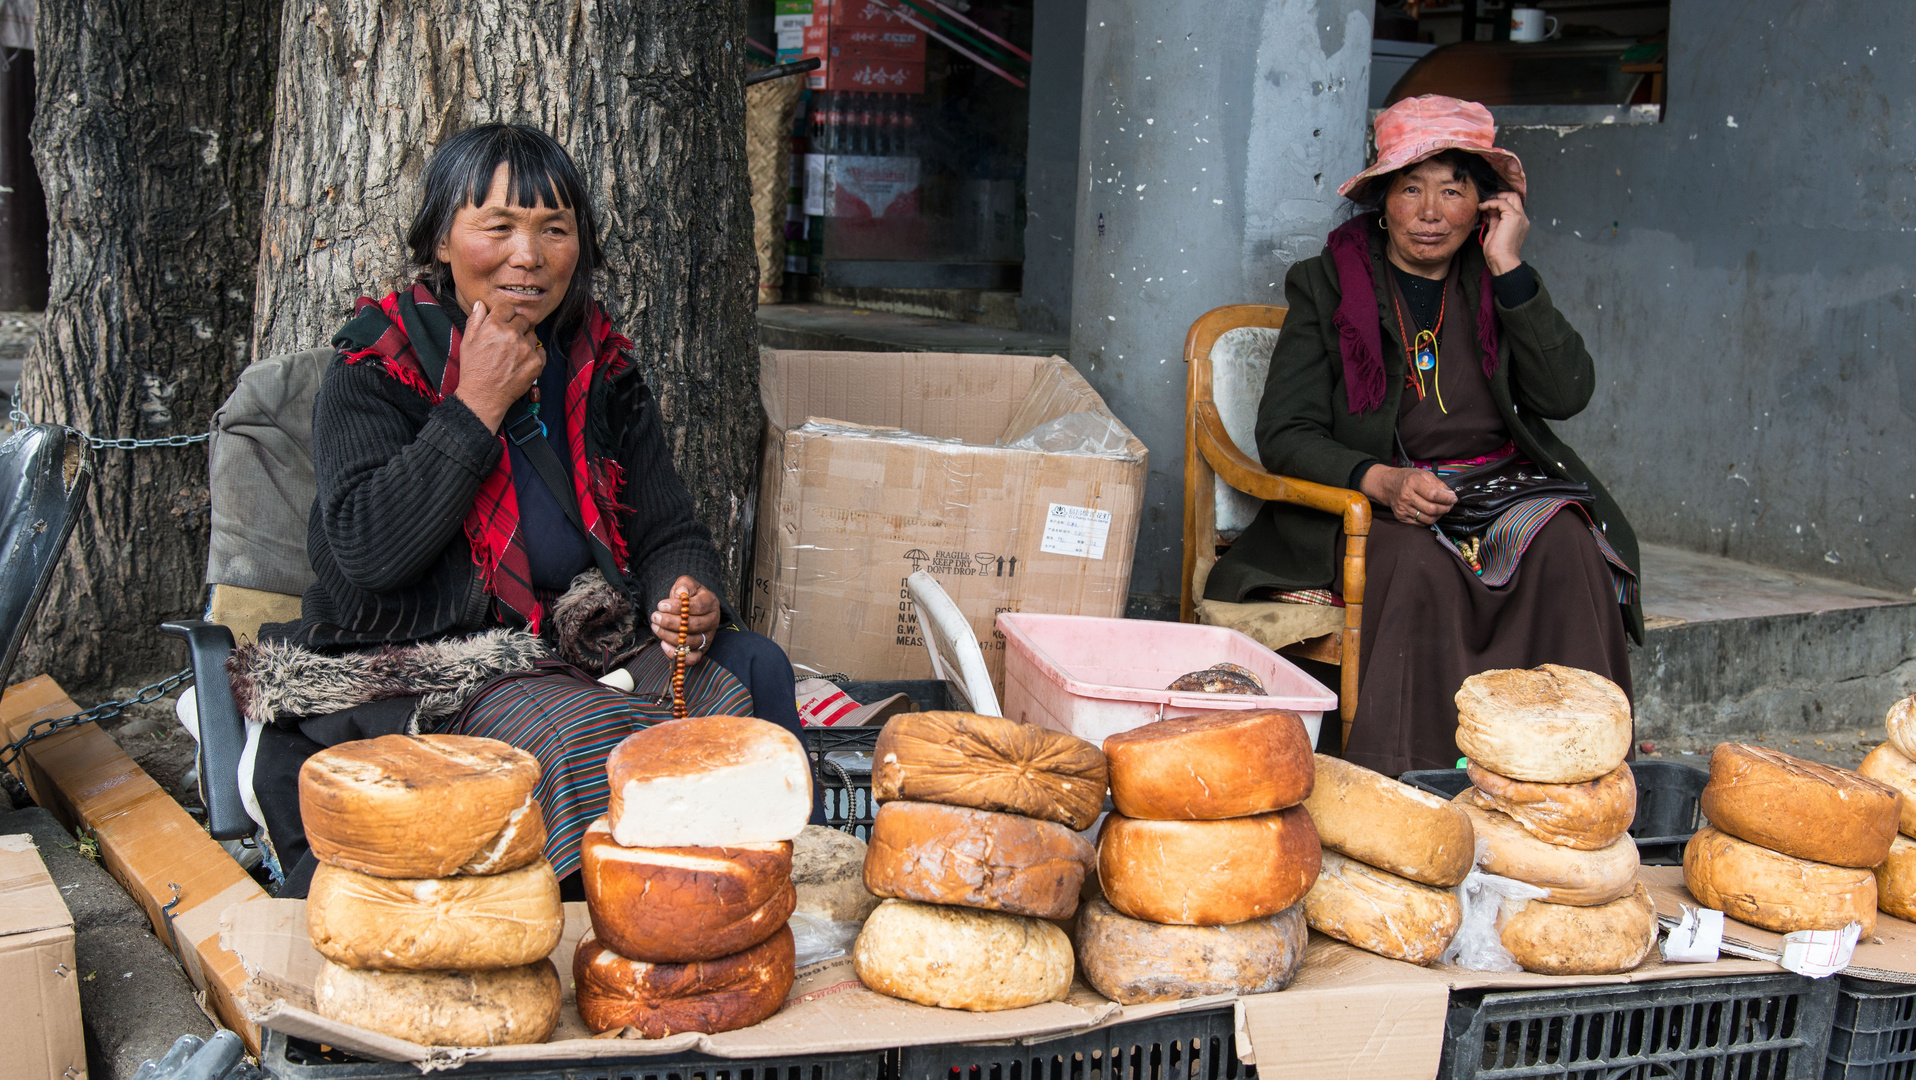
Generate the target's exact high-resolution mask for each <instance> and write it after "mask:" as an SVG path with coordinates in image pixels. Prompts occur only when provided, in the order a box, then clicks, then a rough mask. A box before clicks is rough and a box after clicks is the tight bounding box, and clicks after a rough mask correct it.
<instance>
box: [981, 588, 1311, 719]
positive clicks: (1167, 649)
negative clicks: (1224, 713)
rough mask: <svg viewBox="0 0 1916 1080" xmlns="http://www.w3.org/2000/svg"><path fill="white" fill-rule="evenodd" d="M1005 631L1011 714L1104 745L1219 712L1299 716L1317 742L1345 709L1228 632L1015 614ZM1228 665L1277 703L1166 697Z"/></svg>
mask: <svg viewBox="0 0 1916 1080" xmlns="http://www.w3.org/2000/svg"><path fill="white" fill-rule="evenodd" d="M998 629H999V631H1000V632H1001V633H1003V634H1004V636H1005V700H1004V713H1005V715H1006V716H1008V717H1010V718H1011V719H1014V720H1022V721H1025V722H1026V723H1031V724H1037V725H1039V726H1040V727H1048V728H1051V729H1053V730H1054V731H1063V732H1068V733H1069V734H1072V735H1076V736H1077V737H1078V738H1080V739H1085V740H1087V741H1089V742H1093V743H1098V744H1100V745H1102V744H1103V742H1104V740H1105V739H1106V738H1108V737H1110V736H1112V735H1116V734H1117V733H1118V732H1120V731H1129V730H1131V729H1132V728H1135V727H1139V726H1141V725H1144V724H1148V723H1150V722H1152V721H1153V720H1159V719H1162V718H1164V717H1167V716H1191V715H1194V714H1196V713H1203V712H1214V711H1216V710H1219V709H1289V710H1291V711H1292V712H1295V713H1297V714H1298V716H1300V717H1302V718H1303V720H1304V728H1305V730H1306V731H1308V732H1309V733H1310V736H1311V742H1312V743H1313V744H1315V743H1316V742H1317V730H1318V727H1319V726H1320V724H1321V722H1322V720H1323V716H1324V713H1325V711H1327V710H1332V711H1334V710H1335V709H1336V708H1337V695H1336V694H1334V693H1332V692H1331V691H1329V690H1327V689H1325V688H1324V686H1323V684H1321V683H1319V682H1318V681H1317V680H1316V679H1313V678H1311V677H1310V676H1309V675H1306V674H1304V672H1303V671H1301V670H1299V669H1298V667H1297V666H1296V665H1295V664H1292V663H1291V662H1290V661H1288V660H1286V659H1284V658H1283V657H1281V656H1279V655H1277V654H1276V653H1274V652H1272V651H1271V650H1269V649H1267V648H1265V647H1264V646H1262V645H1259V644H1258V643H1257V642H1256V641H1254V640H1252V639H1251V638H1249V637H1247V636H1245V635H1244V634H1240V633H1238V632H1237V631H1236V630H1227V629H1225V628H1224V627H1221V626H1199V625H1197V624H1195V623H1174V622H1153V621H1148V620H1144V619H1098V618H1092V617H1090V616H1086V615H1035V614H1030V613H1025V612H1010V611H1008V612H1005V613H1004V614H1001V615H999V616H998ZM1218 663H1227V664H1236V665H1238V666H1239V667H1242V668H1245V669H1247V670H1249V671H1252V672H1255V673H1256V674H1257V678H1258V681H1259V682H1261V683H1263V684H1264V688H1265V689H1266V690H1267V691H1269V694H1268V696H1265V697H1250V696H1247V695H1244V694H1186V693H1178V692H1173V691H1170V690H1166V689H1164V687H1166V686H1169V685H1170V684H1171V682H1172V680H1174V679H1176V678H1177V677H1178V676H1180V675H1183V674H1185V673H1186V672H1191V671H1197V670H1199V669H1202V668H1207V667H1210V666H1211V665H1213V664H1218Z"/></svg>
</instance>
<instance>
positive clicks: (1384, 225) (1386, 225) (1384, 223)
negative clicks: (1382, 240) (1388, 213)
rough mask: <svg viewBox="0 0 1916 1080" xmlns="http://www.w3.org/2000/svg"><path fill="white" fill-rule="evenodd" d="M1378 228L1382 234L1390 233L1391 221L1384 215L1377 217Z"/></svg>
mask: <svg viewBox="0 0 1916 1080" xmlns="http://www.w3.org/2000/svg"><path fill="white" fill-rule="evenodd" d="M1377 228H1378V230H1379V231H1380V232H1389V231H1390V219H1389V218H1387V217H1385V216H1384V215H1382V214H1379V215H1377Z"/></svg>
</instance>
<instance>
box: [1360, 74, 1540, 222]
mask: <svg viewBox="0 0 1916 1080" xmlns="http://www.w3.org/2000/svg"><path fill="white" fill-rule="evenodd" d="M1375 126H1376V129H1377V163H1376V164H1374V165H1372V166H1371V167H1370V168H1368V169H1365V170H1364V171H1363V172H1360V173H1358V174H1357V175H1356V176H1353V177H1351V178H1350V179H1349V180H1346V181H1344V183H1343V184H1342V185H1340V186H1339V187H1338V189H1337V193H1338V194H1339V195H1349V194H1350V193H1351V189H1352V188H1355V187H1357V186H1358V185H1359V184H1362V183H1363V182H1364V181H1366V180H1369V179H1370V178H1371V177H1373V176H1383V175H1385V174H1387V173H1392V172H1396V171H1397V170H1398V169H1401V168H1404V167H1406V166H1409V165H1415V164H1417V163H1418V162H1420V161H1422V160H1424V159H1425V158H1428V157H1433V156H1435V155H1437V154H1440V153H1442V152H1444V151H1445V150H1466V151H1469V152H1470V153H1473V154H1476V155H1478V156H1480V157H1482V158H1483V159H1484V160H1486V161H1488V162H1490V166H1491V168H1493V169H1496V170H1497V175H1499V176H1501V177H1503V178H1504V183H1506V184H1509V185H1510V186H1511V187H1512V188H1513V189H1515V190H1516V192H1517V194H1518V195H1519V196H1521V197H1523V198H1525V199H1528V198H1529V197H1530V192H1529V188H1528V185H1527V184H1526V183H1525V182H1524V175H1523V162H1521V161H1518V160H1517V155H1515V154H1513V153H1511V152H1510V151H1508V150H1503V149H1499V148H1498V147H1495V146H1492V145H1491V143H1492V142H1494V141H1496V138H1497V122H1496V121H1495V120H1493V119H1491V116H1490V110H1489V109H1486V108H1484V107H1483V106H1482V105H1479V104H1477V103H1476V102H1474V101H1464V100H1461V99H1459V98H1454V97H1444V96H1443V95H1441V94H1425V95H1423V96H1421V97H1413V98H1405V99H1404V100H1402V101H1400V102H1398V103H1397V104H1395V105H1392V106H1391V107H1390V108H1388V109H1385V110H1384V111H1383V112H1381V113H1378V114H1377V122H1376V125H1375Z"/></svg>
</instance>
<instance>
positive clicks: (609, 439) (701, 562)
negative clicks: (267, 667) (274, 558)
mask: <svg viewBox="0 0 1916 1080" xmlns="http://www.w3.org/2000/svg"><path fill="white" fill-rule="evenodd" d="M585 434H586V452H587V453H588V454H591V455H593V456H603V455H607V454H608V453H609V454H610V456H613V457H615V458H616V459H617V460H618V461H619V462H620V463H621V464H622V465H623V466H624V468H625V488H624V490H623V491H621V492H620V493H619V503H620V506H621V509H620V511H619V513H618V514H617V517H616V521H617V525H618V527H619V528H620V529H621V530H622V531H623V532H624V535H625V544H626V551H627V553H628V555H629V556H630V558H631V564H630V567H629V570H630V577H631V579H632V582H633V585H634V588H635V591H636V593H637V597H638V599H639V600H640V602H641V603H642V604H643V605H644V607H643V611H645V612H649V611H651V610H652V609H653V608H654V607H656V606H657V604H658V602H659V601H660V600H662V599H664V598H665V597H666V595H667V594H668V593H669V592H670V591H671V587H672V583H673V582H674V581H676V580H678V578H679V576H680V575H690V576H691V577H692V578H693V579H694V580H696V581H698V582H699V583H700V584H702V585H704V586H705V587H707V588H709V589H711V590H712V591H713V592H714V593H715V594H717V595H718V596H719V598H720V602H721V603H723V602H724V596H725V592H724V589H723V587H722V584H721V581H720V576H719V569H720V563H719V554H718V550H717V548H716V547H714V546H713V543H712V536H711V533H710V532H709V531H707V529H706V528H705V526H704V525H701V524H700V523H699V522H698V520H697V519H696V518H695V517H694V516H693V514H692V497H691V494H690V493H689V492H688V491H686V488H685V485H684V483H683V482H682V481H680V479H679V475H678V472H677V470H675V469H674V468H673V465H672V454H671V451H670V449H669V448H668V447H667V446H666V442H665V431H664V421H663V419H662V418H661V417H660V414H659V406H658V402H657V400H656V399H655V398H654V397H653V396H652V391H651V389H650V388H649V387H647V386H646V384H645V380H644V379H642V378H640V377H639V374H638V372H637V371H636V370H635V369H634V368H633V367H631V366H629V365H628V366H627V367H626V368H625V369H624V370H623V371H621V372H619V373H618V374H616V375H612V376H609V377H608V376H605V375H603V374H601V375H595V377H594V381H593V384H592V387H591V389H590V390H589V392H588V397H587V405H586V433H585ZM503 452H504V451H503V449H502V447H501V445H500V442H499V439H498V437H497V436H495V435H494V434H493V433H492V432H490V431H488V430H486V426H485V424H484V423H482V422H481V421H480V420H479V418H478V417H477V416H475V415H473V413H472V410H470V409H468V408H467V407H466V406H465V403H463V402H461V401H460V400H459V399H458V398H456V397H448V398H446V399H445V400H444V401H442V402H440V403H439V404H437V405H435V404H433V403H432V402H430V401H428V400H427V399H426V398H425V397H423V396H422V395H421V394H420V393H419V392H418V391H417V390H414V389H412V388H411V387H408V386H406V385H404V384H402V383H401V382H399V381H398V380H397V379H394V378H393V377H391V376H390V375H387V374H386V373H385V372H384V371H383V370H382V369H381V368H380V366H379V365H377V364H371V363H357V364H348V363H345V362H344V361H342V360H340V359H339V358H338V357H337V356H335V357H334V358H333V360H332V361H331V362H330V364H329V365H328V366H327V370H326V377H325V380H324V382H322V383H321V385H320V389H319V396H318V399H317V400H316V401H315V402H314V406H313V471H314V474H315V476H314V479H315V480H316V481H317V484H318V495H317V497H316V498H315V499H314V500H313V511H312V516H311V518H310V519H309V521H308V524H307V539H306V548H307V553H308V554H309V555H310V557H311V559H312V564H313V573H314V575H315V576H316V579H317V580H315V581H314V582H313V584H312V585H311V586H309V587H308V588H307V589H306V593H305V596H304V597H303V598H302V602H301V609H300V620H299V622H297V623H284V624H279V625H275V626H268V627H262V628H261V636H262V638H266V637H271V638H282V639H288V640H292V641H295V642H297V643H299V644H302V645H305V646H307V647H309V648H314V649H330V650H339V649H353V648H362V647H366V646H371V645H379V644H388V643H398V642H407V641H420V640H428V639H433V638H440V637H445V636H448V635H454V634H466V633H472V632H475V631H479V630H483V629H486V628H488V627H490V626H494V625H498V620H497V619H496V618H495V616H494V614H493V609H494V605H493V604H492V602H491V597H490V596H489V595H488V594H487V593H486V590H485V586H484V583H483V581H482V580H481V578H480V575H479V572H478V567H477V566H475V565H474V563H473V558H472V546H471V545H470V544H469V543H468V542H467V540H466V534H465V529H464V523H465V518H466V511H467V508H468V507H470V506H471V504H472V499H473V496H474V495H475V494H477V493H478V490H479V485H480V483H481V482H482V481H483V480H484V479H485V478H486V477H487V476H488V475H489V474H490V473H491V472H492V470H493V467H494V466H495V465H496V464H497V463H498V461H499V456H500V454H502V453H503ZM640 618H641V626H643V625H644V621H643V620H644V615H643V613H642V614H641V616H640Z"/></svg>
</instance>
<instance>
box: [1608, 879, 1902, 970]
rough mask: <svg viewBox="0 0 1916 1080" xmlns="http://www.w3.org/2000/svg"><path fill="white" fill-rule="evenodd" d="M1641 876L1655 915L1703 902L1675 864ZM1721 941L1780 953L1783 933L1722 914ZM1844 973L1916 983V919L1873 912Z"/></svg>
mask: <svg viewBox="0 0 1916 1080" xmlns="http://www.w3.org/2000/svg"><path fill="white" fill-rule="evenodd" d="M1641 877H1642V880H1643V883H1644V884H1645V885H1647V886H1649V888H1650V899H1651V900H1653V901H1655V903H1656V905H1657V914H1658V915H1668V916H1670V917H1671V918H1675V917H1677V916H1679V915H1681V914H1682V910H1683V909H1682V905H1684V904H1688V905H1690V906H1691V907H1701V906H1703V905H1702V904H1701V903H1700V902H1699V901H1698V900H1697V899H1696V897H1694V896H1691V895H1690V890H1688V889H1686V888H1684V887H1683V871H1682V869H1681V868H1679V867H1675V866H1646V867H1644V868H1643V870H1642V871H1641ZM1723 943H1724V944H1725V945H1726V946H1728V945H1739V946H1742V947H1743V948H1746V949H1756V950H1760V951H1762V952H1765V953H1780V952H1781V951H1782V949H1783V935H1782V934H1778V933H1773V932H1771V931H1769V930H1764V929H1761V928H1759V927H1755V926H1751V925H1750V924H1749V923H1744V922H1738V921H1736V920H1735V919H1732V918H1729V917H1728V916H1725V917H1724V919H1723ZM1682 966H1688V967H1696V966H1699V965H1694V964H1691V965H1682ZM1765 966H1766V968H1773V967H1774V965H1767V964H1766V965H1765ZM1844 974H1846V975H1854V976H1856V977H1858V978H1863V979H1879V980H1881V981H1883V982H1901V983H1916V923H1910V922H1905V921H1903V920H1902V919H1899V918H1896V917H1895V916H1894V915H1890V914H1887V913H1885V912H1881V911H1879V912H1877V913H1876V932H1875V933H1874V934H1867V935H1864V936H1863V937H1862V938H1861V939H1859V940H1858V941H1857V942H1856V954H1855V955H1854V956H1852V957H1851V958H1850V965H1849V968H1848V969H1847V970H1846V971H1845V972H1844Z"/></svg>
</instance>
